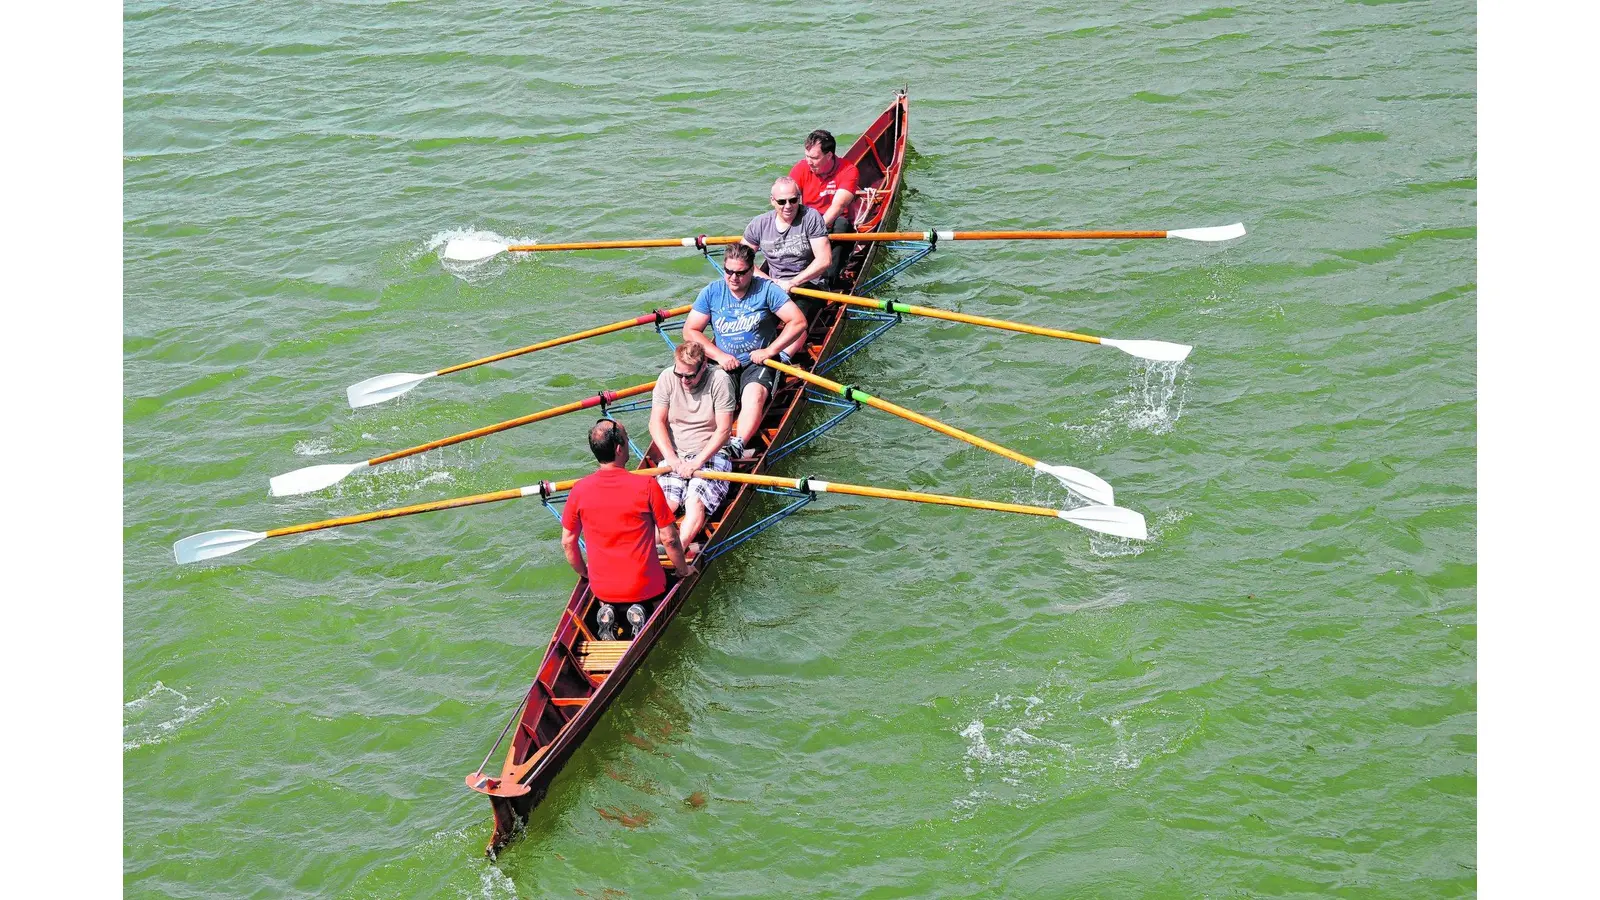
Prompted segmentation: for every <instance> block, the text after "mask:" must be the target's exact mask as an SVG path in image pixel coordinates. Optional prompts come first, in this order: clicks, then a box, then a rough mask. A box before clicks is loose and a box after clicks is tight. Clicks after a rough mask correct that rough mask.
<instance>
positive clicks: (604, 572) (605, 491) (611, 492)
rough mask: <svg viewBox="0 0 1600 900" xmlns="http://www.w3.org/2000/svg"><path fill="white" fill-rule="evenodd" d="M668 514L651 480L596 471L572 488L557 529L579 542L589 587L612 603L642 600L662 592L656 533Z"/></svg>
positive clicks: (664, 578)
mask: <svg viewBox="0 0 1600 900" xmlns="http://www.w3.org/2000/svg"><path fill="white" fill-rule="evenodd" d="M672 521H673V516H672V510H671V509H670V508H669V507H668V506H667V498H666V496H665V495H664V494H662V493H661V487H660V485H658V484H656V481H655V479H654V478H647V477H644V476H642V475H635V474H633V473H632V472H629V471H626V470H625V469H616V468H607V469H600V470H599V471H597V472H595V473H593V474H592V475H588V476H585V477H584V478H581V479H579V480H578V483H577V484H575V485H573V486H572V491H571V492H570V493H568V495H567V503H566V507H565V509H563V510H562V515H561V524H562V527H564V528H566V529H567V530H568V531H572V532H575V533H578V534H579V536H580V537H581V538H582V539H583V543H584V549H585V551H586V554H587V556H588V562H589V566H588V567H589V583H590V585H591V586H592V587H593V589H594V593H595V596H597V597H599V598H601V599H602V600H606V601H609V602H612V603H627V602H632V601H637V600H646V599H649V598H651V597H654V596H656V595H657V594H660V593H661V592H662V591H664V590H666V587H667V576H666V572H664V571H663V570H662V568H661V563H660V562H659V561H658V560H657V558H656V552H655V546H656V529H657V528H658V527H660V526H663V525H670V524H672Z"/></svg>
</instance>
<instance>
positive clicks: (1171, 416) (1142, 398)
mask: <svg viewBox="0 0 1600 900" xmlns="http://www.w3.org/2000/svg"><path fill="white" fill-rule="evenodd" d="M1190 371H1191V367H1190V366H1189V364H1188V363H1175V362H1145V363H1141V364H1140V365H1138V366H1136V367H1135V368H1134V370H1133V372H1132V373H1131V374H1130V375H1129V377H1128V386H1127V390H1126V391H1125V392H1124V393H1123V394H1122V395H1121V396H1119V397H1116V398H1115V399H1113V400H1112V401H1111V405H1110V406H1108V407H1106V408H1105V409H1102V410H1100V411H1099V412H1098V413H1096V414H1095V417H1094V421H1092V422H1090V423H1088V424H1086V425H1078V424H1072V423H1065V424H1063V425H1061V427H1062V428H1064V429H1066V430H1067V431H1072V432H1077V433H1078V434H1081V435H1084V436H1085V437H1087V438H1089V439H1090V440H1091V441H1093V442H1094V443H1095V444H1096V445H1097V449H1104V447H1105V442H1106V440H1107V439H1108V438H1110V437H1111V436H1112V435H1113V434H1114V433H1116V432H1118V431H1126V432H1135V431H1144V432H1148V433H1150V434H1167V433H1169V432H1171V431H1172V429H1173V427H1174V426H1175V425H1177V423H1178V419H1179V418H1181V417H1182V416H1183V406H1184V404H1185V403H1186V402H1188V400H1189V377H1188V376H1189V372H1190Z"/></svg>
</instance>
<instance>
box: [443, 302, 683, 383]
mask: <svg viewBox="0 0 1600 900" xmlns="http://www.w3.org/2000/svg"><path fill="white" fill-rule="evenodd" d="M690 309H693V307H692V306H674V307H673V308H672V309H658V310H656V311H655V312H652V313H646V314H645V315H642V316H639V317H637V318H633V319H623V320H622V321H620V322H613V323H611V324H610V325H602V326H600V327H599V328H591V329H589V330H588V331H580V332H578V333H576V334H569V335H567V336H565V337H558V338H553V339H551V340H548V341H540V342H539V343H537V344H529V345H528V346H526V347H518V348H517V349H515V350H507V351H505V352H504V353H496V354H495V355H493V356H485V357H484V358H483V359H475V360H473V361H472V362H464V363H458V364H456V365H453V366H448V367H446V368H443V369H440V370H438V371H437V372H434V373H433V374H435V375H449V374H450V373H451V372H459V371H461V370H462V369H470V368H472V367H473V366H482V365H486V364H488V363H492V362H499V361H500V360H502V359H510V358H511V357H513V356H521V355H522V354H524V353H533V352H535V351H538V350H548V349H550V348H551V347H559V346H561V345H562V344H571V343H573V342H575V341H581V340H585V339H587V338H592V337H598V336H600V335H602V334H610V333H611V332H613V331H622V330H623V329H626V328H633V327H636V326H639V325H653V324H656V323H658V322H664V321H666V320H667V319H671V318H674V317H676V316H681V315H684V314H685V313H687V312H689V310H690Z"/></svg>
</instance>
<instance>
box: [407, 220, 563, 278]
mask: <svg viewBox="0 0 1600 900" xmlns="http://www.w3.org/2000/svg"><path fill="white" fill-rule="evenodd" d="M458 238H459V239H462V240H474V241H493V242H495V243H497V244H530V243H533V242H534V239H533V238H528V237H508V236H506V235H502V234H497V233H495V232H493V231H480V230H478V229H476V228H471V227H468V228H451V229H447V230H445V231H441V232H439V233H437V234H435V235H434V236H433V237H430V238H428V241H427V243H426V244H424V245H423V246H422V247H420V248H418V249H417V250H416V251H414V252H413V253H412V254H411V255H410V256H409V257H408V258H407V262H414V261H416V260H418V259H421V258H422V257H424V256H427V255H430V254H431V255H434V256H437V257H438V259H439V265H440V266H442V267H443V268H444V270H445V271H446V272H449V273H450V274H451V275H454V276H455V277H457V278H459V279H461V280H462V281H465V282H467V283H468V284H483V283H485V282H489V281H493V280H494V279H496V278H499V277H500V276H501V275H504V274H505V273H506V271H507V270H509V269H510V268H511V267H512V266H514V265H516V264H517V262H518V260H519V258H521V257H527V258H528V259H529V260H531V259H532V258H533V257H535V256H537V255H538V254H536V253H497V254H495V255H494V256H491V257H489V258H488V259H480V260H477V261H476V262H462V261H460V260H454V259H445V258H444V245H445V244H447V243H449V242H450V241H453V240H456V239H458Z"/></svg>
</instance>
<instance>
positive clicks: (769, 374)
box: [728, 365, 778, 403]
mask: <svg viewBox="0 0 1600 900" xmlns="http://www.w3.org/2000/svg"><path fill="white" fill-rule="evenodd" d="M728 374H730V375H732V376H733V379H734V381H737V382H738V383H739V392H738V399H739V402H740V403H743V402H744V389H745V385H750V384H759V385H761V386H762V387H764V388H766V389H767V396H768V397H771V396H772V392H773V391H776V390H777V389H778V370H777V369H774V368H772V367H771V366H751V365H745V366H742V367H740V368H739V369H737V370H735V371H733V372H729V373H728Z"/></svg>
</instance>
